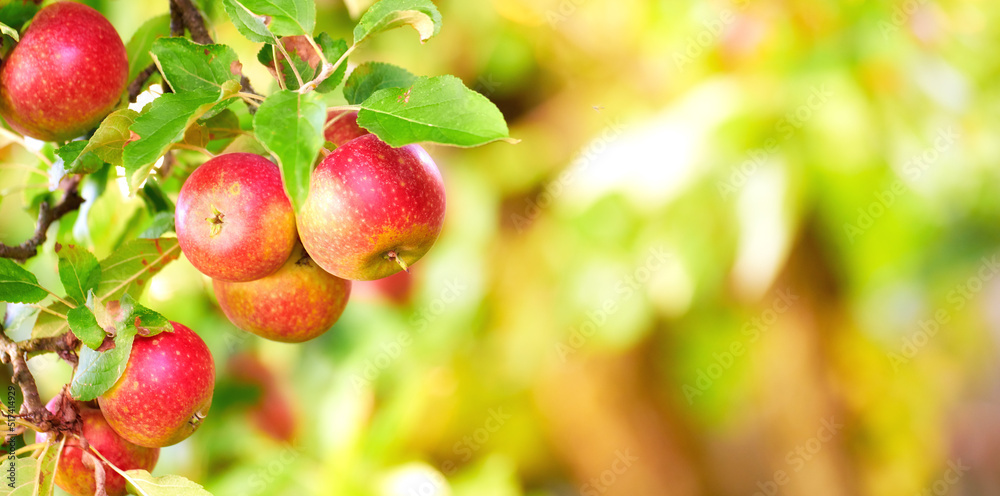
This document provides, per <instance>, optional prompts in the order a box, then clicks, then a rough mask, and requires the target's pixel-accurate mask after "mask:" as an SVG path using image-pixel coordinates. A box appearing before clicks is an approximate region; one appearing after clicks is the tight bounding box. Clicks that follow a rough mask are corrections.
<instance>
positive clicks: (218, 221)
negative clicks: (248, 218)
mask: <svg viewBox="0 0 1000 496" xmlns="http://www.w3.org/2000/svg"><path fill="white" fill-rule="evenodd" d="M225 218H226V214H224V213H222V212H220V211H219V209H217V208H215V205H212V216H211V217H205V220H206V221H208V223H209V224H211V226H210V228H209V229H210V231H209V236H212V237H213V238H214V237H215V236H218V235H219V233H220V232H222V224H223V223H224V219H225Z"/></svg>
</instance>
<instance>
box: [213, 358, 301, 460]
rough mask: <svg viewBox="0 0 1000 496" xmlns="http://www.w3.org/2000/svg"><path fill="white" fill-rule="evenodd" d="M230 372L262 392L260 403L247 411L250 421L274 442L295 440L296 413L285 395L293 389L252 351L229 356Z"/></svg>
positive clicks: (238, 380) (237, 379) (240, 381)
mask: <svg viewBox="0 0 1000 496" xmlns="http://www.w3.org/2000/svg"><path fill="white" fill-rule="evenodd" d="M229 374H230V375H231V376H232V377H233V379H234V380H235V381H236V382H238V383H241V384H247V385H250V386H252V387H254V388H257V389H258V390H259V391H260V393H261V395H260V399H259V400H258V401H257V403H255V404H254V405H253V406H251V407H250V408H249V409H247V411H246V414H247V416H248V417H249V418H250V422H251V423H252V424H253V425H254V426H255V427H256V428H257V429H258V430H260V431H261V432H262V433H264V434H265V435H267V436H268V437H270V438H271V439H274V440H275V441H278V442H286V443H290V442H292V441H294V440H295V430H296V422H295V412H294V411H293V408H292V402H291V400H290V399H289V397H288V394H286V391H289V390H290V389H291V388H290V387H289V386H288V385H287V384H283V383H281V382H279V380H278V377H277V376H276V375H275V374H274V372H272V371H271V369H270V368H268V366H267V365H265V364H264V363H263V362H261V361H260V359H259V358H257V357H256V356H254V355H252V354H249V353H239V354H236V355H233V356H232V357H231V358H230V359H229Z"/></svg>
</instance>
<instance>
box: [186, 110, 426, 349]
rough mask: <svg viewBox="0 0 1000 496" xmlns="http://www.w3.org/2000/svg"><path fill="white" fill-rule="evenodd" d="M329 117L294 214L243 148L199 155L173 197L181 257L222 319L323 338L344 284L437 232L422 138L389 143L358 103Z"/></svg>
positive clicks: (255, 329) (279, 333) (263, 166)
mask: <svg viewBox="0 0 1000 496" xmlns="http://www.w3.org/2000/svg"><path fill="white" fill-rule="evenodd" d="M327 119H328V121H327V122H328V125H327V128H326V131H325V133H324V134H325V138H326V139H327V141H329V142H331V143H333V145H335V146H336V147H337V148H336V150H334V151H333V152H332V153H331V154H330V155H328V156H327V157H326V158H324V159H323V160H322V161H321V162H320V163H319V165H318V166H317V167H316V169H315V170H314V171H313V173H312V177H311V182H310V188H309V195H308V197H307V198H306V201H305V203H304V205H303V206H302V208H301V209H300V211H299V212H298V213H297V214H296V212H295V211H294V209H293V208H292V204H291V201H290V200H289V198H288V196H287V195H286V194H285V190H284V187H283V184H282V178H281V172H280V170H279V169H278V167H277V166H276V165H275V164H274V163H272V162H271V161H270V160H268V159H266V158H264V157H262V156H260V155H255V154H251V153H227V154H224V155H220V156H218V157H215V158H212V159H211V160H209V161H207V162H205V163H204V164H202V165H201V166H199V167H198V168H197V169H196V170H195V171H194V172H193V173H191V175H190V176H189V177H188V179H187V181H185V183H184V185H183V186H182V187H181V191H180V195H179V196H178V199H177V210H176V217H175V225H176V230H177V239H178V241H179V243H180V246H181V250H182V251H183V252H184V255H185V256H186V257H187V259H188V260H189V261H190V262H191V264H192V265H194V266H195V267H196V268H197V269H198V270H199V271H201V273H203V274H205V275H207V276H209V277H211V278H212V280H213V287H214V289H215V294H216V297H217V299H218V301H219V306H220V307H222V310H223V312H224V313H225V314H226V316H227V317H229V320H231V321H232V322H233V324H235V325H236V326H237V327H239V328H241V329H243V330H245V331H248V332H251V333H253V334H256V335H258V336H261V337H263V338H266V339H270V340H274V341H281V342H286V343H301V342H304V341H308V340H310V339H313V338H316V337H317V336H320V335H321V334H323V333H324V332H326V331H327V330H328V329H330V327H331V326H333V324H334V323H335V322H336V321H337V320H338V319H339V318H340V315H341V314H342V313H343V311H344V308H345V306H346V305H347V300H348V298H349V296H350V293H351V281H370V280H375V279H382V278H385V277H389V276H391V275H393V274H396V273H397V272H400V271H401V270H407V268H408V266H409V265H411V264H413V263H414V262H416V261H417V260H419V259H420V258H421V257H423V255H424V254H425V253H427V251H428V250H429V249H430V248H431V246H432V245H433V244H434V242H435V241H436V240H437V237H438V234H440V232H441V227H442V223H443V221H444V211H445V190H444V183H443V181H442V179H441V173H440V172H439V171H438V168H437V166H436V165H435V164H434V161H433V160H431V158H430V156H429V155H428V154H427V152H426V151H425V150H424V149H423V148H422V147H420V146H419V145H407V146H404V147H401V148H393V147H391V146H389V145H387V144H386V143H384V142H383V141H382V140H380V139H379V138H378V137H377V136H375V135H374V134H370V133H368V131H366V130H364V129H362V128H360V127H359V126H358V124H357V113H356V112H344V111H331V112H330V113H329V114H328V116H327Z"/></svg>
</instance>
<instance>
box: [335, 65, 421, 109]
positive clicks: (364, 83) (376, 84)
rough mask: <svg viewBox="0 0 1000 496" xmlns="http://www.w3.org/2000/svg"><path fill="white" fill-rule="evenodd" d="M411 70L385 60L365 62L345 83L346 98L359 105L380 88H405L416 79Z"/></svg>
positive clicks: (349, 101) (356, 68) (352, 103)
mask: <svg viewBox="0 0 1000 496" xmlns="http://www.w3.org/2000/svg"><path fill="white" fill-rule="evenodd" d="M416 79H417V76H414V75H413V74H411V73H410V71H408V70H406V69H403V68H402V67H399V66H395V65H392V64H386V63H384V62H365V63H364V64H361V65H359V66H357V67H355V68H354V71H352V72H351V75H350V76H349V77H348V78H347V82H346V83H344V98H346V99H347V102H348V103H350V104H351V105H358V104H360V103H361V102H363V101H365V100H367V99H368V97H370V96H372V94H373V93H375V92H376V91H378V90H384V89H386V88H405V87H407V86H409V85H411V84H413V82H414V81H416Z"/></svg>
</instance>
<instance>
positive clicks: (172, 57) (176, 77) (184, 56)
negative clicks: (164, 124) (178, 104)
mask: <svg viewBox="0 0 1000 496" xmlns="http://www.w3.org/2000/svg"><path fill="white" fill-rule="evenodd" d="M152 51H153V60H154V61H155V62H156V66H157V67H159V68H160V72H162V73H163V77H164V79H166V80H167V84H169V85H170V87H171V88H172V89H173V90H174V91H175V92H178V93H180V92H184V91H197V90H203V89H212V90H214V91H215V92H216V93H218V92H219V90H221V89H222V84H223V83H225V82H226V81H238V80H239V79H240V76H241V75H242V69H243V68H242V66H241V65H240V60H239V58H238V57H237V56H236V52H234V51H233V49H232V48H229V47H228V46H226V45H199V44H197V43H195V42H193V41H191V40H188V39H187V38H160V39H158V40H156V42H155V43H153V48H152Z"/></svg>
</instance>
